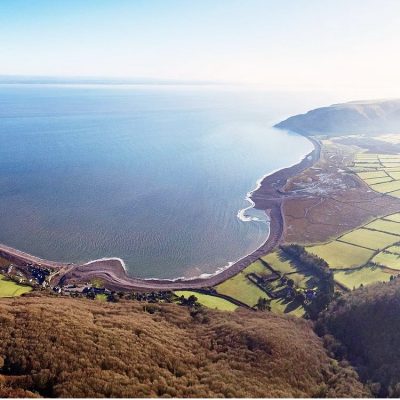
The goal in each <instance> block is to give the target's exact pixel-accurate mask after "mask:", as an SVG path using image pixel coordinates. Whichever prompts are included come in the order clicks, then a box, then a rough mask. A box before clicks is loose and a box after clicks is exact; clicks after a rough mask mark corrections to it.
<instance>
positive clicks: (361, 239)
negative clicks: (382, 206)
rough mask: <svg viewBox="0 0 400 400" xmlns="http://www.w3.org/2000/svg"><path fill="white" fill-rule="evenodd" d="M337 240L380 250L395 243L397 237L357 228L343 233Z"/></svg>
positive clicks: (397, 239)
mask: <svg viewBox="0 0 400 400" xmlns="http://www.w3.org/2000/svg"><path fill="white" fill-rule="evenodd" d="M338 240H339V241H341V242H346V243H350V244H354V245H355V246H360V247H365V248H368V249H370V250H380V249H384V248H386V247H388V246H390V245H391V244H394V243H397V242H398V241H399V237H398V236H395V235H392V234H389V233H384V232H379V231H371V230H369V229H364V228H359V229H356V230H354V231H351V232H349V233H345V234H344V235H343V236H340V237H339V238H338Z"/></svg>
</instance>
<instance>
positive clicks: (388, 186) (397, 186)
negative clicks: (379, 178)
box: [371, 181, 400, 193]
mask: <svg viewBox="0 0 400 400" xmlns="http://www.w3.org/2000/svg"><path fill="white" fill-rule="evenodd" d="M371 188H372V189H374V190H375V191H376V192H379V193H390V192H394V191H396V190H400V181H391V182H386V183H377V184H376V185H371Z"/></svg>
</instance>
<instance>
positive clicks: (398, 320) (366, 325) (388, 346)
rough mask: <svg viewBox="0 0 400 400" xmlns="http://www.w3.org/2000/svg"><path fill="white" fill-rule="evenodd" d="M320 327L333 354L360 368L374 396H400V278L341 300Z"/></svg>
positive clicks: (324, 318)
mask: <svg viewBox="0 0 400 400" xmlns="http://www.w3.org/2000/svg"><path fill="white" fill-rule="evenodd" d="M317 328H318V331H319V332H320V333H321V334H325V340H326V343H328V344H329V346H328V347H329V348H330V349H331V350H332V352H334V353H336V355H337V356H339V357H347V358H348V359H349V360H351V361H352V362H353V364H354V365H356V366H357V367H358V370H359V373H360V376H361V378H362V379H363V380H364V381H365V382H369V384H370V387H371V388H372V389H373V392H374V394H375V395H379V396H384V397H386V396H391V397H399V396H400V335H399V332H400V279H399V278H397V279H395V280H394V281H392V282H389V283H381V284H375V285H371V286H368V287H364V288H360V289H358V290H356V291H353V292H351V293H349V294H347V295H345V296H343V297H341V298H340V299H339V300H338V301H336V302H334V303H333V304H331V305H330V307H329V309H328V311H327V312H326V313H325V314H324V315H323V316H321V318H320V320H319V322H318V326H317ZM332 335H333V337H334V338H335V339H334V338H333V337H332Z"/></svg>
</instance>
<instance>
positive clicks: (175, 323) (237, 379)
mask: <svg viewBox="0 0 400 400" xmlns="http://www.w3.org/2000/svg"><path fill="white" fill-rule="evenodd" d="M150 309H151V311H150ZM14 395H15V396H22V397H29V396H37V395H41V396H46V397H161V396H163V397H312V396H317V397H321V396H328V397H343V396H351V397H360V396H366V395H368V393H367V392H366V391H365V389H364V387H363V385H362V384H361V383H360V381H359V380H358V379H357V375H356V374H355V372H354V371H353V370H352V369H351V368H350V367H348V366H347V367H346V366H342V365H337V364H335V363H333V362H332V359H331V358H330V357H329V356H328V355H327V353H326V350H325V349H324V347H323V345H322V343H321V340H320V339H319V338H318V337H317V335H316V334H315V333H314V332H313V330H312V328H311V326H310V324H309V323H308V322H307V321H304V320H301V319H293V318H289V317H285V316H278V315H275V314H272V313H254V312H251V311H248V310H241V311H238V312H235V313H224V312H218V311H211V310H205V309H199V310H196V312H193V310H192V309H190V308H187V307H179V306H178V305H176V304H168V303H166V304H162V303H159V304H148V303H143V302H141V303H140V302H137V301H126V300H120V301H119V302H118V303H106V302H93V301H90V300H87V299H79V298H78V299H73V298H66V297H59V296H52V297H48V295H47V294H46V293H40V292H37V293H36V294H34V295H31V296H29V297H25V298H18V299H9V300H8V299H3V300H2V301H1V302H0V397H4V396H14Z"/></svg>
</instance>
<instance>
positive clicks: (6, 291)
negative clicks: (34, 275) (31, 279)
mask: <svg viewBox="0 0 400 400" xmlns="http://www.w3.org/2000/svg"><path fill="white" fill-rule="evenodd" d="M31 290H32V288H31V287H30V286H24V285H18V284H17V283H15V282H13V281H8V280H5V279H4V276H3V275H0V297H16V296H21V295H22V294H24V293H29V292H30V291H31Z"/></svg>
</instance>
